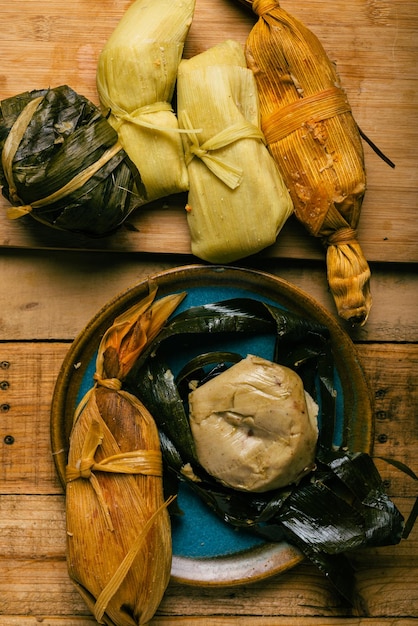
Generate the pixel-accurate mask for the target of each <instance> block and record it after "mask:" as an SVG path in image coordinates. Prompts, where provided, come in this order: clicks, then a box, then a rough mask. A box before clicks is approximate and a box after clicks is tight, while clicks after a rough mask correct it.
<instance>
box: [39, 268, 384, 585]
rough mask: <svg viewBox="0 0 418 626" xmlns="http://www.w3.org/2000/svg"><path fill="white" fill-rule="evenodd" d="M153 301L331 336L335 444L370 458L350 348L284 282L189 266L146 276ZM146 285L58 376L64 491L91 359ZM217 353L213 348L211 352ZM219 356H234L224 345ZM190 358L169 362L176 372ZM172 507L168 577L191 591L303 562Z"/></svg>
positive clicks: (327, 318) (366, 405) (54, 423)
mask: <svg viewBox="0 0 418 626" xmlns="http://www.w3.org/2000/svg"><path fill="white" fill-rule="evenodd" d="M149 281H152V282H153V283H154V284H157V285H158V296H159V297H162V296H164V295H167V294H169V293H176V292H179V291H186V292H187V296H186V298H185V299H184V300H183V302H182V303H181V305H180V307H179V308H178V309H177V310H176V313H178V312H180V311H181V310H184V309H188V308H190V307H192V306H196V305H200V304H207V303H212V302H219V301H221V300H227V299H229V298H235V297H250V298H253V299H258V300H262V301H265V302H269V303H272V304H274V305H275V306H279V307H282V308H285V309H287V310H291V311H294V312H295V313H299V314H301V315H304V316H305V317H309V318H311V319H315V320H316V321H318V322H320V323H321V324H325V325H326V326H327V327H328V328H329V330H330V333H331V338H332V343H333V352H334V358H335V380H334V383H335V388H336V390H337V419H336V426H335V431H334V443H335V444H336V445H347V446H348V447H349V448H350V449H351V450H356V451H360V450H361V451H365V452H370V451H371V445H372V428H371V424H372V404H371V399H370V396H369V391H368V387H367V383H366V380H365V377H364V374H363V371H362V368H361V365H360V363H359V361H358V357H357V354H356V350H355V347H354V345H353V343H352V342H351V339H350V338H349V336H348V335H347V334H346V333H345V331H343V330H342V328H341V327H340V326H339V324H338V323H337V322H336V320H335V319H334V318H333V317H332V316H331V315H330V314H329V313H327V312H326V311H325V310H324V309H323V307H321V306H320V305H319V304H318V303H317V302H315V301H314V300H313V299H312V298H311V297H310V296H308V295H307V294H305V293H303V292H302V291H301V290H299V289H298V288H296V287H294V286H293V285H291V284H289V283H288V282H286V281H284V280H282V279H280V278H277V277H275V276H272V275H270V274H266V273H263V272H257V271H255V270H246V269H240V268H234V267H223V266H202V265H192V266H185V267H181V268H176V269H173V270H169V271H167V272H164V273H161V274H158V275H155V276H152V277H151V278H150V279H149ZM149 281H144V282H143V283H140V284H138V285H136V286H134V287H133V288H131V289H129V290H127V291H126V292H124V293H122V294H120V295H118V296H117V297H116V298H115V299H113V300H112V301H111V302H109V303H108V304H107V305H106V306H105V307H104V308H103V309H102V310H101V311H99V312H98V313H97V315H96V316H95V317H94V318H93V319H92V320H91V321H90V322H89V324H88V325H87V326H86V328H85V329H84V330H83V332H82V333H81V334H80V335H79V336H78V337H77V338H76V340H75V341H74V343H73V344H72V347H71V349H70V350H69V352H68V354H67V356H66V358H65V360H64V363H63V365H62V368H61V371H60V373H59V376H58V379H57V382H56V386H55V391H54V396H53V401H52V411H51V440H52V451H53V455H54V460H55V464H56V468H57V471H58V474H59V476H60V479H61V481H62V484H63V485H64V486H65V466H66V461H67V451H68V445H69V436H70V431H71V426H72V420H73V415H74V410H75V407H76V406H77V404H78V401H79V400H80V399H81V397H82V396H83V395H84V393H85V392H86V391H88V389H89V388H90V387H91V386H92V384H93V374H94V371H95V357H96V352H97V348H98V346H99V343H100V339H101V337H102V335H103V333H104V332H105V330H106V329H107V328H108V327H109V326H110V325H111V324H112V323H113V320H114V319H115V317H117V316H118V315H120V314H121V313H122V312H123V311H124V310H126V309H128V308H129V307H130V306H132V305H133V304H135V302H137V301H138V300H140V299H141V298H143V297H144V296H145V295H147V293H148V289H149ZM239 343H240V345H239V348H240V350H241V352H242V353H252V354H258V355H260V356H263V357H265V358H271V357H272V351H273V340H272V339H271V338H267V337H258V338H253V339H250V340H248V341H247V340H245V345H243V344H244V340H242V339H241V340H239ZM217 348H218V346H216V345H214V346H213V349H217ZM222 348H223V349H230V348H234V346H227V345H225V344H224V343H223V344H222ZM191 356H193V354H191V353H190V350H189V351H187V352H186V351H185V352H184V353H183V354H182V355H176V356H175V358H173V364H172V365H173V368H174V369H175V368H176V367H177V368H180V367H181V366H182V364H183V362H186V361H188V360H189V359H190V358H191ZM178 504H179V506H180V508H181V509H182V510H183V512H184V515H183V516H182V517H181V518H178V519H177V518H175V519H173V520H172V539H173V566H172V577H173V579H175V580H176V581H178V582H182V583H189V584H194V585H212V586H221V585H237V584H242V583H245V582H252V581H255V580H260V579H263V578H266V577H267V576H271V575H273V574H277V573H279V572H281V571H285V570H287V569H289V568H290V567H293V566H294V565H296V564H297V563H299V562H300V561H301V560H302V558H303V557H302V556H301V554H300V552H299V551H298V550H297V549H296V548H294V547H293V546H290V545H289V544H287V543H285V542H280V543H266V542H264V541H262V540H260V539H258V538H255V537H254V536H252V535H250V534H248V533H245V531H241V530H240V531H237V530H236V529H233V528H231V527H230V526H228V525H226V524H224V523H223V522H222V521H221V520H219V519H218V518H217V517H216V516H215V515H214V514H213V513H212V512H211V511H209V510H208V509H207V508H206V506H205V505H204V504H203V503H202V502H201V501H200V500H199V499H198V498H197V496H195V495H194V494H193V493H192V492H191V491H190V490H189V489H188V488H187V486H186V485H184V486H182V487H181V490H180V493H179V497H178Z"/></svg>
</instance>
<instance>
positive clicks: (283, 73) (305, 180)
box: [241, 0, 371, 324]
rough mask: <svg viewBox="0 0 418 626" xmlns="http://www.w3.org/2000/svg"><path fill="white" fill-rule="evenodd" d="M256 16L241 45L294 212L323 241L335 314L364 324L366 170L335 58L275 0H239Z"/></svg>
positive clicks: (366, 299)
mask: <svg viewBox="0 0 418 626" xmlns="http://www.w3.org/2000/svg"><path fill="white" fill-rule="evenodd" d="M241 2H243V3H244V4H247V5H250V6H252V9H253V11H254V12H255V13H256V14H257V15H258V16H259V19H258V21H257V22H256V24H255V25H254V26H253V28H252V30H251V32H250V34H249V36H248V39H247V42H246V48H245V54H246V59H247V64H248V67H249V68H251V69H252V70H253V72H254V76H255V78H256V81H257V85H258V90H259V97H260V109H261V126H262V129H263V132H264V134H265V136H266V140H267V144H268V147H269V150H270V152H271V154H272V155H273V157H274V158H275V160H276V162H277V164H278V166H279V169H280V171H281V173H282V174H283V177H284V180H285V182H286V184H287V185H288V188H289V190H290V194H291V196H292V200H293V203H294V208H295V215H296V217H297V218H298V219H299V220H300V221H301V222H302V224H304V226H305V227H306V228H307V230H308V231H309V233H311V234H312V235H314V236H316V237H319V238H321V239H322V240H323V242H324V245H325V247H326V250H327V252H326V263H327V276H328V283H329V286H330V290H331V292H332V295H333V297H334V300H335V303H336V307H337V310H338V313H339V315H340V316H341V317H342V318H344V319H345V320H348V321H350V322H351V323H353V324H358V323H360V324H364V323H365V322H366V320H367V317H368V315H369V311H370V307H371V295H370V268H369V265H368V263H367V261H366V259H365V257H364V254H363V252H362V250H361V247H360V244H359V242H358V239H357V232H356V228H357V226H358V222H359V218H360V210H361V205H362V201H363V196H364V193H365V190H366V175H365V165H364V157H363V148H362V143H361V137H360V133H359V129H358V127H357V124H356V122H355V120H354V118H353V115H352V111H351V108H350V105H349V103H348V100H347V96H346V94H345V92H344V90H343V89H342V87H341V83H340V80H339V77H338V74H337V72H336V69H335V66H334V64H333V63H332V62H331V61H330V60H329V58H328V56H327V55H326V53H325V51H324V48H323V46H322V44H321V43H320V41H319V40H318V38H317V37H316V36H315V35H314V34H313V33H312V32H311V31H310V30H309V29H308V28H306V27H305V26H304V25H303V24H302V23H301V22H299V21H298V20H297V19H295V18H294V17H293V16H291V15H289V13H287V12H286V11H285V10H283V9H282V8H281V7H280V5H279V2H278V1H277V0H255V1H254V2H252V1H251V0H241Z"/></svg>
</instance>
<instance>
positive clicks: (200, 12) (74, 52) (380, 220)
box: [0, 0, 418, 262]
mask: <svg viewBox="0 0 418 626" xmlns="http://www.w3.org/2000/svg"><path fill="white" fill-rule="evenodd" d="M129 4H130V2H129V1H126V0H125V1H124V0H120V1H102V2H92V1H91V0H84V1H81V0H77V1H74V2H70V3H66V5H65V11H63V10H62V3H61V2H58V1H56V0H50V1H47V0H38V1H37V2H36V3H35V2H33V1H31V0H27V1H24V0H13V1H12V2H0V11H1V15H2V29H1V32H0V53H1V59H2V69H1V70H0V97H1V99H3V98H6V97H9V96H14V95H17V94H18V93H21V92H23V91H26V90H31V89H40V88H45V87H55V86H58V85H61V84H64V83H66V84H68V85H70V86H71V87H72V88H73V89H75V90H76V91H78V92H79V93H81V94H83V95H85V96H86V97H88V98H90V99H91V100H92V101H93V102H95V103H97V102H98V98H97V92H96V87H95V72H96V62H97V58H98V55H99V53H100V51H101V49H102V47H103V45H104V43H105V41H106V40H107V38H108V36H109V35H110V33H111V32H112V30H113V28H114V27H115V25H116V24H117V22H118V20H119V18H120V17H121V15H122V14H123V12H124V10H125V9H126V8H127V6H129ZM282 6H283V8H284V9H286V10H288V11H289V12H291V13H293V14H294V15H295V16H296V17H298V18H299V19H301V20H302V21H304V22H305V24H306V25H307V26H308V27H310V28H311V30H313V32H314V33H315V34H316V35H317V36H318V37H319V38H320V40H321V42H322V43H323V45H324V47H325V49H326V51H327V53H328V55H329V57H330V58H331V60H332V61H334V62H335V63H336V64H337V69H338V71H339V74H340V77H341V80H342V82H343V86H344V88H345V89H346V91H347V94H348V97H349V101H350V103H351V106H352V109H353V112H354V115H355V118H356V120H357V122H358V124H359V126H360V127H361V128H362V130H363V131H364V132H365V133H366V134H367V135H368V136H369V137H370V139H372V140H373V141H374V143H376V144H377V145H378V146H379V148H380V149H381V150H382V151H383V152H384V153H385V154H387V155H388V156H389V157H390V158H391V159H392V161H394V163H395V164H396V167H395V169H391V168H390V167H389V166H388V165H386V164H385V163H384V162H383V161H382V160H381V159H380V158H379V157H378V156H376V154H375V153H374V152H373V151H372V150H371V149H370V148H369V146H368V145H365V158H366V168H367V175H368V190H367V193H366V197H365V201H364V205H363V210H362V217H361V221H360V226H359V241H360V243H361V245H362V248H363V250H364V253H365V255H366V257H367V259H368V260H370V261H382V262H387V261H398V262H408V261H418V245H417V240H418V222H417V220H416V219H415V216H416V210H417V198H418V170H417V162H416V144H417V140H418V112H417V105H416V96H417V91H418V74H417V64H416V59H417V51H418V43H417V42H418V39H417V37H416V36H414V35H416V32H417V30H418V7H417V3H416V2H415V0H409V1H408V0H379V1H377V0H352V2H350V3H346V2H343V1H342V0H336V1H334V2H324V1H323V0H309V1H305V2H303V3H297V2H292V1H291V0H284V1H283V3H282ZM254 21H255V16H253V14H252V13H251V12H250V11H248V10H247V9H246V8H245V7H242V6H241V5H239V4H238V2H237V0H197V3H196V11H195V17H194V21H193V24H192V27H191V29H190V33H189V36H188V39H187V41H186V46H185V50H184V56H186V57H190V56H193V55H195V54H197V53H199V52H201V51H203V50H205V49H207V48H208V47H210V46H212V45H214V44H216V43H218V42H220V41H223V40H224V39H227V38H232V39H236V40H237V41H239V42H240V43H241V44H242V45H244V44H245V40H246V37H247V35H248V33H249V31H250V29H251V27H252V25H253V24H254ZM184 205H185V199H184V198H183V197H170V198H165V199H164V200H161V201H158V202H156V203H154V204H153V205H152V206H147V207H144V208H140V209H138V210H137V211H136V213H134V214H133V215H132V216H131V217H130V218H129V228H126V227H124V228H122V229H120V231H119V232H118V233H116V234H114V235H112V236H111V237H106V238H104V239H100V240H91V239H89V238H84V237H79V236H75V235H69V234H68V233H61V232H57V231H55V230H53V229H50V228H48V227H45V226H43V225H39V224H38V223H33V222H34V220H33V219H32V218H30V217H29V218H28V219H23V220H21V221H20V222H19V221H10V220H9V219H8V218H7V216H6V209H7V207H8V206H9V205H8V202H7V201H6V200H5V199H1V200H0V246H3V247H18V248H52V249H56V248H67V249H93V250H98V249H100V250H105V251H114V250H116V251H124V250H125V251H126V250H129V251H132V252H158V253H177V254H186V255H187V254H189V253H190V238H189V233H188V228H187V223H186V217H185V211H184ZM263 254H264V255H266V254H267V255H268V256H273V257H280V258H283V257H288V258H313V259H319V258H322V257H323V251H322V249H321V246H320V244H319V243H318V241H316V240H312V237H310V236H309V235H308V234H307V232H306V231H305V229H304V228H303V227H301V226H300V224H298V223H296V220H295V219H294V218H293V217H292V218H291V219H290V220H289V221H288V223H287V224H286V226H285V229H284V230H283V231H282V233H280V234H279V237H278V239H277V242H276V244H275V245H274V246H272V247H271V248H270V249H269V250H267V251H265V252H264V253H263Z"/></svg>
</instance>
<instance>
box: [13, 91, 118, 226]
mask: <svg viewBox="0 0 418 626" xmlns="http://www.w3.org/2000/svg"><path fill="white" fill-rule="evenodd" d="M42 100H43V96H40V97H39V98H34V100H31V102H29V104H27V105H26V107H25V108H24V109H23V111H22V112H21V113H20V115H19V116H18V118H17V119H16V121H15V123H14V124H13V126H12V128H11V129H10V132H9V134H8V136H7V139H6V141H5V142H4V148H3V152H2V166H3V171H4V175H5V177H6V180H7V184H8V186H9V194H10V198H11V200H12V201H13V202H16V203H20V205H21V206H17V207H10V209H9V210H8V212H7V216H8V217H9V219H18V218H19V217H22V216H23V215H27V214H28V213H30V212H31V211H32V210H33V209H38V208H41V207H44V206H47V205H48V204H52V203H54V202H58V201H59V200H62V199H63V198H65V197H66V196H69V195H71V194H72V193H74V192H75V191H77V190H78V189H81V187H83V185H85V184H86V182H87V181H88V180H90V178H92V177H93V176H94V175H95V174H96V173H97V172H98V171H99V170H100V169H101V168H102V167H104V166H105V165H106V163H108V162H109V161H110V160H111V159H113V157H114V156H115V155H116V154H117V153H118V152H119V151H120V150H122V146H121V145H120V143H119V142H116V143H115V144H114V145H113V146H112V147H111V148H109V149H108V150H106V152H104V153H103V154H102V156H101V157H100V159H98V160H97V161H96V162H95V163H92V164H91V165H89V166H88V167H86V168H85V169H84V170H82V171H81V172H79V173H78V174H76V175H75V176H74V177H73V178H72V179H71V180H70V181H68V183H67V184H65V185H64V186H63V187H61V189H58V190H57V191H55V192H54V193H52V194H50V195H49V196H46V197H45V198H42V199H40V200H35V201H34V202H32V203H31V204H27V205H24V204H23V203H22V200H21V199H20V198H19V196H18V195H17V189H16V185H15V182H14V178H13V159H14V157H15V155H16V152H17V149H18V148H19V145H20V142H21V141H22V139H23V137H24V134H25V132H26V129H27V127H28V126H29V124H30V121H31V119H32V117H33V114H34V113H35V111H36V109H37V107H38V105H39V103H40V102H41V101H42Z"/></svg>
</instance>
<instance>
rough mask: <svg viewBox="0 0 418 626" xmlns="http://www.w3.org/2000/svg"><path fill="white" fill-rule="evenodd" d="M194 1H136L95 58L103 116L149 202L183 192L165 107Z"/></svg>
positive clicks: (180, 160) (183, 173)
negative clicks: (138, 175) (138, 177)
mask: <svg viewBox="0 0 418 626" xmlns="http://www.w3.org/2000/svg"><path fill="white" fill-rule="evenodd" d="M194 7H195V0H152V2H150V1H149V0H136V2H134V3H133V4H132V5H131V6H130V7H129V8H128V10H127V11H126V12H125V14H124V15H123V17H122V19H121V20H120V22H119V24H118V25H117V27H116V29H115V30H114V31H113V33H112V35H111V36H110V38H109V40H108V41H107V43H106V45H105V47H104V49H103V51H102V53H101V54H100V57H99V61H98V68H97V89H98V93H99V97H100V102H101V106H102V109H103V112H104V114H105V115H106V116H108V120H109V122H110V124H111V125H112V126H113V127H114V128H115V129H116V131H117V132H118V135H119V139H120V142H121V144H122V145H123V147H124V149H125V150H126V152H127V153H128V155H129V156H130V158H131V159H132V161H133V162H134V163H135V165H136V166H137V168H138V170H139V172H140V174H141V179H142V180H143V182H144V185H145V189H146V194H147V198H148V200H149V201H151V200H155V199H157V198H161V197H163V196H167V195H170V194H173V193H178V192H182V191H186V190H187V189H188V176H187V169H186V165H185V162H184V153H183V147H182V140H181V137H180V133H179V128H178V121H177V117H176V115H175V113H174V112H173V109H172V106H171V100H172V98H173V92H174V87H175V82H176V77H177V69H178V65H179V62H180V59H181V56H182V53H183V47H184V41H185V38H186V35H187V33H188V30H189V28H190V25H191V22H192V17H193V13H194Z"/></svg>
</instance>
